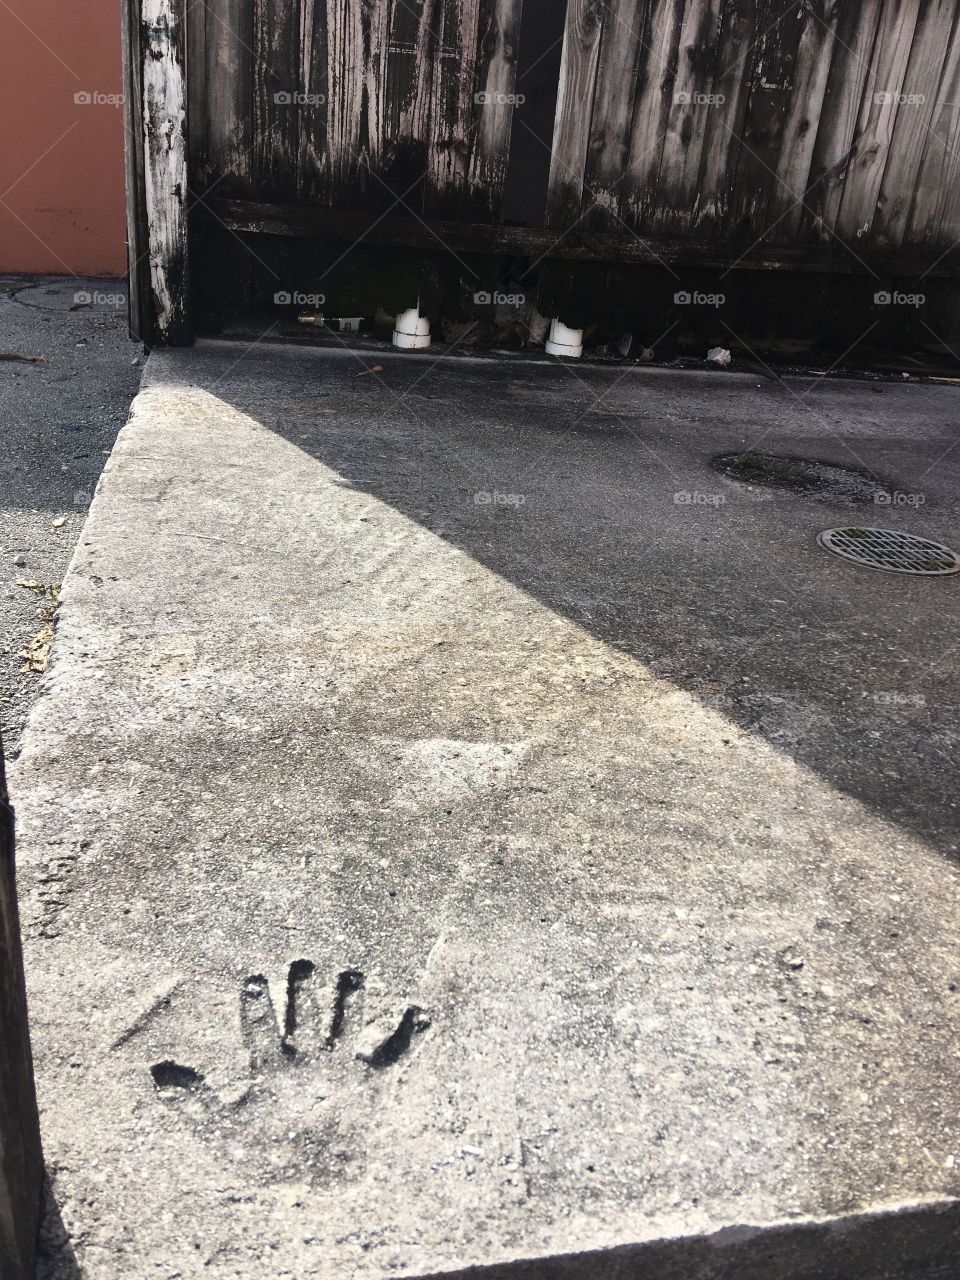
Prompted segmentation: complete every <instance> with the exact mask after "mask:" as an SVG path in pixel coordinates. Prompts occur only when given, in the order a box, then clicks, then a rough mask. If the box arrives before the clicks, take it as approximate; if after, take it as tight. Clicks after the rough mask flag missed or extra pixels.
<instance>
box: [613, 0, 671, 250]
mask: <svg viewBox="0 0 960 1280" xmlns="http://www.w3.org/2000/svg"><path fill="white" fill-rule="evenodd" d="M684 8H685V4H684V0H652V3H651V6H650V17H649V21H648V23H647V27H646V38H645V57H644V58H643V59H642V61H641V65H640V68H639V79H638V83H637V91H636V94H635V96H634V104H633V119H632V121H631V125H630V142H629V147H628V155H627V159H628V164H627V173H628V175H629V176H628V177H627V178H626V179H625V180H624V183H623V200H622V201H621V205H620V216H621V217H622V218H623V220H624V221H625V222H626V223H627V225H628V226H631V227H634V228H636V229H637V230H649V228H650V224H651V222H652V218H653V213H654V210H655V208H656V200H657V184H658V181H659V176H660V157H661V154H662V151H663V139H664V137H665V136H666V131H667V121H668V119H669V116H670V109H671V107H672V105H673V84H674V78H675V76H676V70H677V59H678V44H679V40H680V27H681V23H682V21H683V14H684Z"/></svg>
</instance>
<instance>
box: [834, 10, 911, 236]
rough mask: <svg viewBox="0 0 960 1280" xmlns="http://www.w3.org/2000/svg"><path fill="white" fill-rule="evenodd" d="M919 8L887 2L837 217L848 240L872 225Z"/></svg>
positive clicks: (898, 108)
mask: <svg viewBox="0 0 960 1280" xmlns="http://www.w3.org/2000/svg"><path fill="white" fill-rule="evenodd" d="M918 9H919V6H918V5H916V4H913V3H908V2H907V0H886V3H885V4H884V8H883V13H882V15H881V18H880V26H879V28H878V30H877V39H876V43H875V45H874V49H873V55H872V58H871V61H870V75H869V77H868V80H867V83H866V85H865V88H864V93H863V101H862V103H861V107H860V117H859V120H858V121H857V133H856V139H855V141H854V147H853V154H852V156H851V159H850V163H849V165H848V166H847V176H846V181H845V182H844V186H843V199H842V200H841V202H840V211H839V213H838V215H837V222H836V230H837V233H838V234H839V235H840V237H841V238H842V239H844V240H846V241H848V242H850V243H852V242H853V241H854V240H855V239H860V240H862V239H863V237H864V236H868V235H869V234H870V232H871V230H872V227H873V220H874V216H875V214H876V211H877V201H878V199H879V196H880V184H881V183H882V181H883V171H884V168H885V167H886V164H887V159H888V157H889V154H890V142H891V140H892V137H893V131H894V126H895V124H896V120H897V116H898V114H899V112H900V109H901V108H900V103H899V100H898V99H899V92H898V91H899V90H901V89H902V86H903V82H904V77H905V73H906V69H907V60H908V59H909V57H910V48H911V45H912V42H913V34H914V28H915V27H916V24H917V13H918Z"/></svg>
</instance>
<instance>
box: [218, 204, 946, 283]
mask: <svg viewBox="0 0 960 1280" xmlns="http://www.w3.org/2000/svg"><path fill="white" fill-rule="evenodd" d="M193 216H194V217H196V218H197V219H198V220H203V221H205V222H206V223H208V224H211V223H212V224H213V225H216V224H217V223H219V224H220V225H221V226H223V227H225V228H226V229H228V230H229V231H233V232H245V233H248V234H254V235H271V236H292V237H296V238H300V239H308V240H316V239H319V240H330V241H333V242H336V243H343V244H349V243H351V242H355V243H357V244H368V245H396V246H398V247H403V248H408V249H421V250H423V251H425V252H435V253H436V252H443V251H444V250H448V251H451V252H454V253H523V254H529V255H531V256H532V257H538V258H544V259H554V260H563V261H568V262H597V263H610V264H616V263H632V264H635V265H649V266H656V265H658V264H659V265H663V264H664V263H667V264H669V265H670V266H681V267H704V268H718V269H723V270H726V269H737V270H741V271H757V270H761V271H811V272H821V273H827V274H833V273H839V274H844V275H870V274H876V275H877V276H878V277H881V278H888V277H891V276H898V277H905V278H913V279H917V278H919V277H920V276H921V275H924V274H927V275H930V276H947V277H953V276H960V251H958V250H953V249H951V250H949V251H948V252H947V253H942V251H941V250H938V249H935V248H931V249H927V250H923V251H920V250H916V249H910V250H907V249H874V250H870V249H867V248H865V247H863V246H858V247H857V249H856V250H852V249H847V248H846V247H845V246H844V245H841V244H840V243H838V242H837V241H833V242H831V243H828V244H826V245H781V244H771V243H767V242H765V241H763V240H760V241H759V242H757V243H754V244H749V243H747V244H737V243H730V242H727V241H710V240H695V239H689V240H688V239H682V238H668V237H665V236H643V237H641V236H634V235H633V234H631V233H626V234H623V235H610V234H609V233H600V232H596V233H595V232H592V231H586V230H582V229H580V228H576V229H575V230H573V231H570V232H564V231H561V230H557V229H546V228H542V227H511V226H505V225H500V224H486V223H472V222H445V221H437V220H434V219H431V220H430V221H429V222H427V221H421V220H420V219H419V218H409V217H400V216H396V217H395V216H393V215H392V214H391V215H388V216H386V217H384V216H382V215H381V216H379V217H378V216H375V215H373V214H358V213H354V212H351V211H345V210H340V209H327V208H323V207H321V206H317V205H299V204H268V203H264V202H262V201H254V200H235V199H234V200H228V199H209V200H204V201H203V203H202V204H198V205H197V206H196V208H195V210H194V214H193Z"/></svg>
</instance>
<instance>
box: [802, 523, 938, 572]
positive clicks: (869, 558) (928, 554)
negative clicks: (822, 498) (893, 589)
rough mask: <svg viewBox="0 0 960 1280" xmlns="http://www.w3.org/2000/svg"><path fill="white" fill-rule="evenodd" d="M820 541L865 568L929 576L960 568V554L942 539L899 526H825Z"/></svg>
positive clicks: (819, 537)
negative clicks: (895, 527) (897, 527)
mask: <svg viewBox="0 0 960 1280" xmlns="http://www.w3.org/2000/svg"><path fill="white" fill-rule="evenodd" d="M817 542H819V544H820V546H821V547H824V548H825V549H826V550H827V551H832V552H833V554H834V555H837V556H843V558H844V560H852V561H853V562H854V564H859V565H862V566H863V567H864V568H865V569H884V570H886V571H887V572H888V573H914V574H919V575H921V576H926V577H929V576H934V575H939V574H944V573H957V572H958V571H960V556H958V555H957V553H956V552H955V551H951V550H950V548H949V547H946V546H944V544H943V543H942V542H934V541H933V540H932V539H930V538H921V537H919V536H918V535H917V534H915V533H901V532H900V530H899V529H860V528H850V529H824V531H823V533H821V534H818V535H817Z"/></svg>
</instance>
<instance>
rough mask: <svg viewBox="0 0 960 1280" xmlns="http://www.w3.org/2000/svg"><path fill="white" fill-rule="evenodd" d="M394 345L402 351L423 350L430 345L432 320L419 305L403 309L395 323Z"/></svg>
mask: <svg viewBox="0 0 960 1280" xmlns="http://www.w3.org/2000/svg"><path fill="white" fill-rule="evenodd" d="M393 345H394V346H395V347H399V348H400V350H401V351H422V350H423V349H424V348H425V347H429V345H430V321H429V320H427V319H425V318H424V317H423V316H422V315H421V314H420V308H419V307H411V308H410V309H409V310H408V311H401V312H400V314H399V315H398V316H397V318H396V320H395V321H394V325H393Z"/></svg>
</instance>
